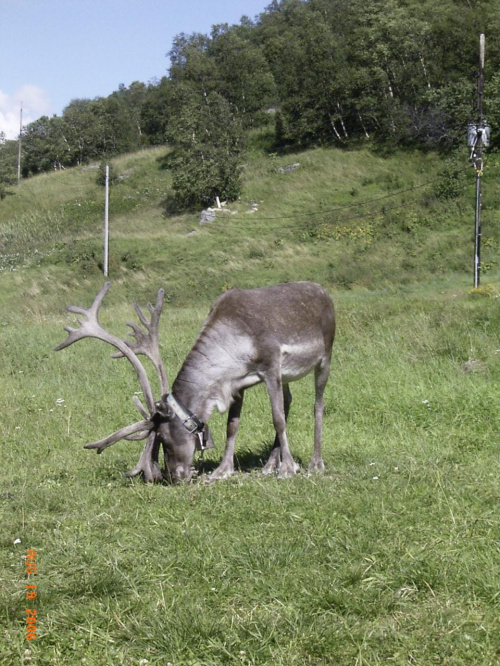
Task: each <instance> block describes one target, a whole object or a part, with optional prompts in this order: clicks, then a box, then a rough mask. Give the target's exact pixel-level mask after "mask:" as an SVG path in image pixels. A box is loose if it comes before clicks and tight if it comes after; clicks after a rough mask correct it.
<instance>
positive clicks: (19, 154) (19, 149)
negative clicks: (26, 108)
mask: <svg viewBox="0 0 500 666" xmlns="http://www.w3.org/2000/svg"><path fill="white" fill-rule="evenodd" d="M22 133H23V103H22V102H21V108H20V110H19V147H18V151H17V184H18V185H19V183H20V182H21V134H22Z"/></svg>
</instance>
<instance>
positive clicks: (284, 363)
mask: <svg viewBox="0 0 500 666" xmlns="http://www.w3.org/2000/svg"><path fill="white" fill-rule="evenodd" d="M110 286H111V283H110V282H106V284H105V285H104V286H103V288H102V289H101V291H100V292H99V293H98V294H97V296H96V298H95V300H94V302H93V304H92V306H91V307H90V308H88V309H86V308H82V307H78V306H74V305H71V306H68V308H67V310H68V311H69V312H73V313H76V314H79V315H83V317H85V319H78V323H79V324H80V328H71V327H69V326H67V327H65V330H66V331H67V332H68V337H67V339H66V340H64V341H63V342H62V343H61V344H59V345H58V346H57V347H56V348H55V351H59V350H61V349H64V348H65V347H68V346H69V345H71V344H73V343H74V342H77V341H78V340H82V339H84V338H97V339H99V340H103V341H104V342H107V343H109V344H111V345H112V346H114V347H115V348H116V349H117V350H118V352H117V353H114V354H112V357H113V358H119V357H125V358H127V359H128V360H129V361H130V362H131V363H132V365H133V367H134V369H135V371H136V373H137V377H138V379H139V383H140V385H141V389H142V393H143V396H144V400H145V403H146V406H144V405H143V404H142V402H141V401H140V400H139V399H138V398H137V397H136V396H134V402H135V405H136V407H137V409H138V410H139V412H140V413H141V415H142V417H143V419H142V420H141V421H138V422H137V423H134V424H132V425H129V426H126V427H125V428H121V429H120V430H117V431H116V432H114V433H112V434H111V435H109V436H108V437H105V438H104V439H102V440H99V441H96V442H91V443H90V444H86V445H85V448H86V449H96V450H97V453H102V451H104V449H106V448H107V447H108V446H111V445H112V444H114V443H116V442H118V441H120V440H122V439H126V440H141V439H147V442H146V444H145V446H144V449H143V451H142V454H141V457H140V459H139V462H138V463H137V465H136V466H135V468H134V469H133V470H132V471H130V472H128V473H127V476H129V477H133V476H136V475H138V474H141V473H142V475H143V477H144V479H145V481H148V482H159V481H161V480H162V479H163V478H164V476H165V478H167V479H168V480H170V481H171V482H173V483H178V482H180V481H182V480H184V481H189V480H190V479H191V477H192V463H193V459H194V455H195V451H196V450H200V451H204V450H205V449H207V448H212V447H213V441H212V437H211V435H210V431H209V429H208V426H207V425H206V424H207V422H208V420H209V418H210V415H211V413H212V411H213V410H214V408H217V409H218V411H219V412H221V413H225V412H228V419H227V439H226V448H225V451H224V454H223V456H222V460H221V462H220V464H219V466H218V467H217V468H216V469H215V470H214V471H213V472H212V474H211V475H210V477H209V478H210V480H217V479H224V478H226V477H228V476H229V475H231V474H233V472H234V445H235V440H236V434H237V432H238V426H239V422H240V414H241V409H242V405H243V396H244V393H245V390H246V389H247V388H250V387H251V386H255V385H256V384H260V383H262V382H263V383H264V384H265V385H266V388H267V391H268V394H269V399H270V402H271V411H272V418H273V424H274V428H275V431H276V438H275V440H274V444H273V447H272V449H271V454H270V456H269V460H268V461H267V463H266V465H265V466H264V468H263V470H262V472H263V473H264V474H273V473H277V474H278V476H279V477H280V478H286V477H290V476H293V475H294V474H296V472H297V471H298V469H299V466H298V465H297V464H296V462H295V461H294V459H293V458H292V455H291V453H290V448H289V444H288V437H287V432H286V421H287V417H288V412H289V409H290V404H291V401H292V395H291V393H290V388H289V383H290V382H292V381H295V380H298V379H301V378H302V377H304V376H305V375H307V374H308V373H310V372H312V371H313V370H314V378H315V404H314V419H315V421H314V453H313V456H312V458H311V462H310V464H309V467H308V470H309V471H310V472H321V471H323V470H324V464H323V460H322V457H321V439H322V422H323V405H324V402H323V394H324V390H325V386H326V383H327V380H328V376H329V372H330V359H331V354H332V345H333V340H334V336H335V313H334V308H333V303H332V300H331V298H330V296H329V295H328V294H327V292H326V291H325V290H324V289H323V288H322V287H320V286H319V285H318V284H314V283H312V282H290V283H286V284H281V285H276V286H272V287H263V288H260V289H231V290H229V291H226V292H225V293H224V294H222V296H220V297H219V298H218V300H217V301H216V302H215V304H214V306H213V307H212V310H211V311H210V313H209V315H208V317H207V319H206V320H205V323H204V324H203V327H202V329H201V332H200V334H199V335H198V338H197V339H196V341H195V343H194V345H193V348H192V349H191V351H190V352H189V354H188V355H187V357H186V360H185V361H184V363H183V365H182V367H181V369H180V371H179V373H178V375H177V377H176V379H175V381H174V383H173V385H172V391H170V389H169V383H168V379H167V374H166V372H165V367H164V365H163V362H162V360H161V356H160V350H159V331H158V325H159V320H160V315H161V311H162V307H163V300H164V291H163V289H160V290H159V291H158V296H157V299H156V305H155V307H153V306H152V305H151V304H150V303H148V310H149V313H150V318H149V319H148V318H147V316H145V314H144V313H143V311H142V310H141V308H140V307H139V306H138V305H135V311H136V313H137V316H138V318H139V321H140V323H141V324H142V328H141V326H139V325H137V324H135V323H131V322H127V325H128V326H129V327H130V328H131V329H132V330H131V332H129V335H130V336H131V337H132V338H135V342H134V341H124V340H121V339H120V338H118V337H117V336H115V335H113V334H112V333H110V332H108V331H106V330H105V329H104V328H102V326H101V325H100V323H99V318H98V317H99V308H100V307H101V304H102V301H103V299H104V297H105V295H106V294H107V292H108V290H109V288H110ZM141 354H143V355H145V356H147V357H148V358H149V359H150V361H151V362H152V364H153V366H154V368H155V370H156V372H157V374H158V378H159V383H160V390H161V399H160V400H159V401H155V400H154V397H153V392H152V390H151V385H150V383H149V380H148V376H147V374H146V371H145V369H144V366H143V365H142V363H141V362H140V360H139V358H138V356H139V355H141ZM160 444H161V445H162V446H163V451H164V458H165V475H163V474H162V471H161V469H160V467H159V464H158V454H159V448H160Z"/></svg>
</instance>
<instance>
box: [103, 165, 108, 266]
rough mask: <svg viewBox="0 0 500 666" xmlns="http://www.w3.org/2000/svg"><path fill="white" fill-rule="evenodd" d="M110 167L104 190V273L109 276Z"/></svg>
mask: <svg viewBox="0 0 500 666" xmlns="http://www.w3.org/2000/svg"><path fill="white" fill-rule="evenodd" d="M108 214H109V166H108V165H107V164H106V181H105V188H104V265H103V268H104V270H103V272H104V275H105V276H106V277H107V275H108V241H109V220H108Z"/></svg>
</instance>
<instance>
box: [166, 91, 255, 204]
mask: <svg viewBox="0 0 500 666" xmlns="http://www.w3.org/2000/svg"><path fill="white" fill-rule="evenodd" d="M168 134H169V139H170V140H171V141H172V142H173V143H174V145H175V149H174V154H173V157H172V159H171V162H170V165H171V170H172V180H173V189H174V191H175V195H176V200H177V202H178V203H179V204H180V205H182V206H186V207H189V206H194V205H203V206H206V205H211V204H213V203H214V201H215V198H216V197H217V196H218V197H219V198H221V199H227V200H229V201H232V200H234V199H237V198H238V196H239V194H240V191H241V172H242V167H241V155H242V150H243V133H242V126H241V122H240V120H239V118H238V116H237V114H236V113H235V110H234V108H233V107H232V106H231V105H230V104H229V102H227V101H226V100H225V99H224V98H223V97H222V96H221V95H219V94H218V93H215V92H211V93H208V94H206V95H205V94H203V93H202V94H200V93H199V92H196V91H193V90H191V89H190V88H189V87H187V88H184V89H182V90H179V91H178V97H177V100H176V113H175V114H174V115H173V117H172V121H171V123H170V125H169V132H168Z"/></svg>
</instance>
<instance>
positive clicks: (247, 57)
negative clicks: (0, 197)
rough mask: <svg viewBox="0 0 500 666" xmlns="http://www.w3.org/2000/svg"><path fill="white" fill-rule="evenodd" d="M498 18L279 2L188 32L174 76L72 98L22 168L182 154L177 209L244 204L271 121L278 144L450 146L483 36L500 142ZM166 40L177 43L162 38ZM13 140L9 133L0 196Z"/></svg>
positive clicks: (429, 5) (27, 146)
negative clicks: (245, 164)
mask: <svg viewBox="0 0 500 666" xmlns="http://www.w3.org/2000/svg"><path fill="white" fill-rule="evenodd" d="M499 29H500V16H499V12H498V9H497V6H496V2H493V0H441V1H440V2H437V1H436V0H342V2H340V0H273V1H272V2H271V4H270V5H269V6H268V7H267V8H266V10H265V11H264V12H263V13H262V14H261V15H260V16H258V17H257V18H256V19H254V20H251V19H249V18H247V17H243V18H242V19H241V21H240V23H239V24H238V25H232V26H229V25H227V24H222V25H216V26H214V27H213V28H212V32H211V34H210V35H203V34H191V35H186V34H180V35H178V36H177V37H176V38H175V39H174V41H173V44H172V45H171V48H170V51H169V53H168V54H167V55H168V58H169V61H170V66H169V69H168V74H167V75H166V76H164V77H162V78H161V79H159V80H155V81H152V82H148V83H143V82H138V81H137V82H134V83H132V84H131V85H130V86H129V87H126V86H124V85H120V86H119V88H118V90H116V91H114V92H113V93H111V94H110V95H109V96H108V97H105V98H104V97H102V98H101V97H100V98H96V99H92V100H90V99H74V100H72V101H70V102H69V104H68V105H67V107H66V108H65V109H64V111H63V113H62V116H61V117H59V116H53V117H52V118H48V117H42V118H40V119H39V120H37V121H35V122H33V123H30V124H29V125H27V126H26V127H25V128H24V129H23V133H22V146H23V150H22V165H21V169H22V174H23V177H28V176H30V175H34V174H37V173H40V172H44V171H49V170H53V169H63V168H66V167H70V166H75V165H81V164H84V163H86V162H89V161H95V160H101V159H103V158H106V157H109V156H114V155H119V154H123V153H126V152H130V151H134V150H137V149H139V148H141V147H144V146H148V145H160V144H165V143H168V144H170V145H171V146H173V147H174V148H175V150H174V152H173V153H172V155H171V157H170V161H169V167H170V168H171V170H172V174H173V189H174V192H176V193H177V197H178V199H179V202H180V203H181V204H182V205H189V204H191V203H194V202H197V203H198V202H212V201H213V200H214V198H215V196H216V195H220V196H221V197H223V198H227V199H230V200H231V199H235V198H236V197H237V196H238V194H239V192H240V187H241V182H240V175H241V162H242V156H243V154H244V149H245V137H246V136H247V134H248V131H249V130H251V129H252V128H256V127H261V126H263V125H269V126H270V128H271V129H272V130H273V132H274V145H273V149H274V150H282V149H294V150H297V149H300V148H303V147H308V146H312V145H320V144H321V145H325V144H336V145H338V146H352V145H355V144H357V143H359V142H363V141H371V142H376V143H377V144H378V145H380V146H381V147H384V148H392V147H394V146H399V147H404V146H411V147H416V146H417V147H420V148H426V147H428V148H432V149H438V150H451V149H453V148H454V147H455V146H457V145H463V142H464V137H465V131H466V125H467V122H468V121H470V120H471V119H472V120H473V119H475V117H476V103H477V102H476V100H477V95H476V87H477V83H476V80H477V74H478V62H479V53H478V51H479V35H480V33H482V32H484V33H485V34H486V53H487V59H486V62H487V66H486V71H485V98H484V105H485V112H486V115H487V116H488V119H489V121H490V124H491V126H492V129H493V133H492V145H493V147H499V146H500V133H499V132H498V130H497V128H499V127H500V111H499V109H500V41H499V40H498V39H497V38H496V35H498V34H499V32H500V30H499ZM166 48H168V45H166ZM16 169H17V142H15V141H5V140H3V141H0V191H1V192H3V193H4V192H5V187H6V186H8V185H10V184H12V183H14V182H15V179H16Z"/></svg>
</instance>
